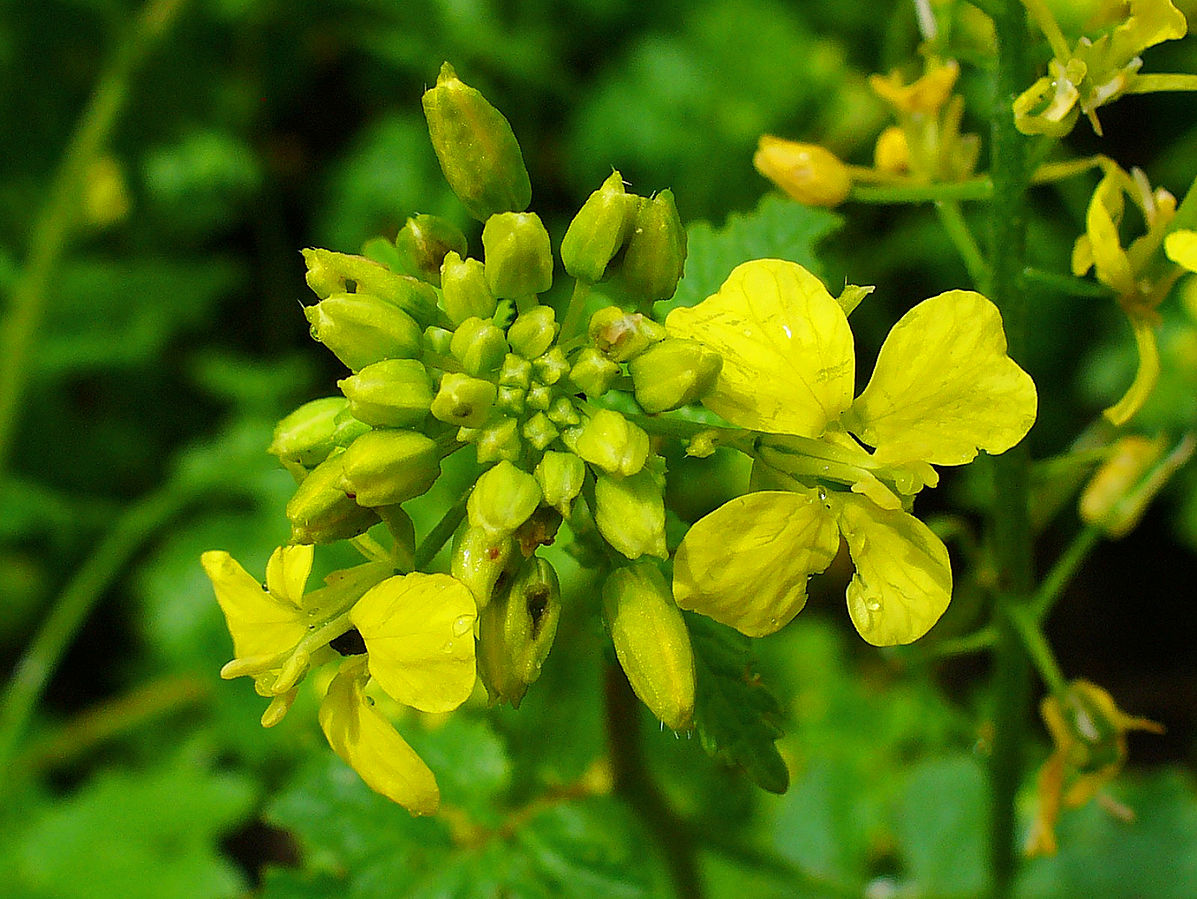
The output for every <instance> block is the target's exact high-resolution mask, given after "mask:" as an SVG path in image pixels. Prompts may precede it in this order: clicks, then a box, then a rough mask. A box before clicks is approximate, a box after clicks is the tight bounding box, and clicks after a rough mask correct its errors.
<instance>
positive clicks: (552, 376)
mask: <svg viewBox="0 0 1197 899" xmlns="http://www.w3.org/2000/svg"><path fill="white" fill-rule="evenodd" d="M532 370H533V371H535V372H536V379H537V380H538V381H540V383H541V384H556V383H557V382H558V381H560V380H561V379H562V378H564V377H565V376H566V375H567V374H569V362H568V361H567V360H566V358H565V352H564V351H563V350H562V349H561V347H559V346H555V347H553V348H552V349H551V350H549V351H548V352H547V353H545V354H544V355H541V356H537V357H536V358H535V359H533V360H532Z"/></svg>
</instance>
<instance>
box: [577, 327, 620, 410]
mask: <svg viewBox="0 0 1197 899" xmlns="http://www.w3.org/2000/svg"><path fill="white" fill-rule="evenodd" d="M612 308H614V307H612ZM618 377H619V366H618V365H617V364H615V363H614V362H612V361H611V360H610V359H608V358H607V357H606V356H605V355H604V354H603V353H602V352H601V351H600V350H599V349H598V348H597V347H592V346H587V347H582V349H581V351H580V352H579V353H578V358H577V359H576V360H575V361H574V364H573V367H572V368H570V370H569V379H570V381H572V382H573V384H574V386H576V387H577V388H578V389H579V390H581V391H582V392H583V393H584V394H586V395H587V396H588V397H590V398H591V399H593V398H594V397H599V396H602V395H603V394H604V393H606V392H607V391H608V390H610V389H611V385H612V384H614V383H615V379H616V378H618Z"/></svg>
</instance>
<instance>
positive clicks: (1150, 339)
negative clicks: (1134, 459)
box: [1102, 318, 1160, 427]
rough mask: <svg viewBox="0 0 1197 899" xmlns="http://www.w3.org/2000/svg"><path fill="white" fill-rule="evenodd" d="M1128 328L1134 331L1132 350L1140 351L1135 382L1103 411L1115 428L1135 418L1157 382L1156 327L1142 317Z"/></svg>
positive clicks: (1158, 372)
mask: <svg viewBox="0 0 1197 899" xmlns="http://www.w3.org/2000/svg"><path fill="white" fill-rule="evenodd" d="M1131 327H1132V328H1134V329H1135V347H1136V349H1138V351H1139V367H1138V368H1137V369H1136V370H1135V380H1134V381H1132V382H1131V385H1130V387H1128V388H1126V393H1124V394H1123V395H1122V399H1120V400H1118V402H1116V403H1115V404H1114V405H1112V406H1110V408H1108V409H1106V410H1105V411H1104V412H1102V414H1103V415H1104V416H1105V417H1106V418H1108V419H1109V420H1110V421H1111V422H1113V423H1114V424H1115V425H1117V426H1118V427H1122V426H1123V425H1124V424H1126V423H1127V422H1128V421H1130V420H1131V419H1132V418H1134V417H1135V414H1136V413H1137V412H1138V411H1139V410H1140V409H1142V408H1143V404H1144V403H1146V402H1147V399H1148V397H1150V396H1151V392H1152V391H1153V390H1155V385H1156V382H1157V381H1158V380H1159V379H1160V350H1159V347H1158V346H1157V345H1156V341H1155V328H1154V327H1152V325H1151V322H1149V321H1147V320H1146V319H1142V318H1132V319H1131Z"/></svg>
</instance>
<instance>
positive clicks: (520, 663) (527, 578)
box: [477, 556, 561, 708]
mask: <svg viewBox="0 0 1197 899" xmlns="http://www.w3.org/2000/svg"><path fill="white" fill-rule="evenodd" d="M560 617H561V587H560V584H559V583H558V580H557V572H556V571H555V570H554V569H553V566H552V565H551V564H549V562H547V561H546V560H544V559H541V558H538V557H536V556H533V557H532V558H530V559H528V560H527V561H525V562H524V564H523V565H521V566H520V568H519V570H518V571H517V572H516V575H515V578H514V580H513V581H512V582H511V586H510V587H509V588H508V589H507V591H506V592H504V593H503V594H502V595H499V596H496V597H495V598H494V600H493V601H492V602H491V603H490V604H489V605H487V607H486V608H485V609H483V610H482V612H481V613H480V615H479V621H478V655H477V660H478V674H479V676H480V677H481V678H482V683H483V684H484V685H485V686H486V690H487V693H488V694H489V695H490V701H491V703H492V704H493V703H500V702H509V703H511V704H512V705H513V706H515V707H516V708H518V707H519V704H520V702H521V701H522V700H523V698H524V694H525V693H526V692H527V690H528V687H529V686H530V685H531V684H532V683H534V682H535V681H536V679H537V678H538V677H540V670H541V666H542V665H543V664H544V661H545V659H546V658H547V657H548V654H549V651H550V650H551V649H552V647H553V640H554V638H555V637H556V635H557V622H558V620H559V619H560Z"/></svg>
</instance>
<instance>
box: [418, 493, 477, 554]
mask: <svg viewBox="0 0 1197 899" xmlns="http://www.w3.org/2000/svg"><path fill="white" fill-rule="evenodd" d="M469 498H470V491H468V490H467V491H466V492H465V493H463V494H462V495H461V496H460V497H458V500H457V502H455V503H454V504H453V505H452V506H450V507H449V509H448V510H447V511H446V512H445V514H444V515H442V516H441V520H440V521H438V522H437V523H436V524H435V525H433V528H432V530H431V531H429V532H428V536H427V537H425V538H424V539H423V540H422V541H421V542H420V545H419V546H417V547H416V556H415V564H414V570H415V571H423V570H424V568H425V567H426V566H427V565H428V563H430V562H431V561H432V560H433V559H434V558H435V557H436V554H437V553H439V552H440V551H441V547H442V546H444V545H445V543H446V541H448V539H449V538H450V537H452V536H453V532H454V531H455V530H457V526H458V525H459V524H461V522H462V519H464V518H465V515H466V502H467V501H468V500H469Z"/></svg>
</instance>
